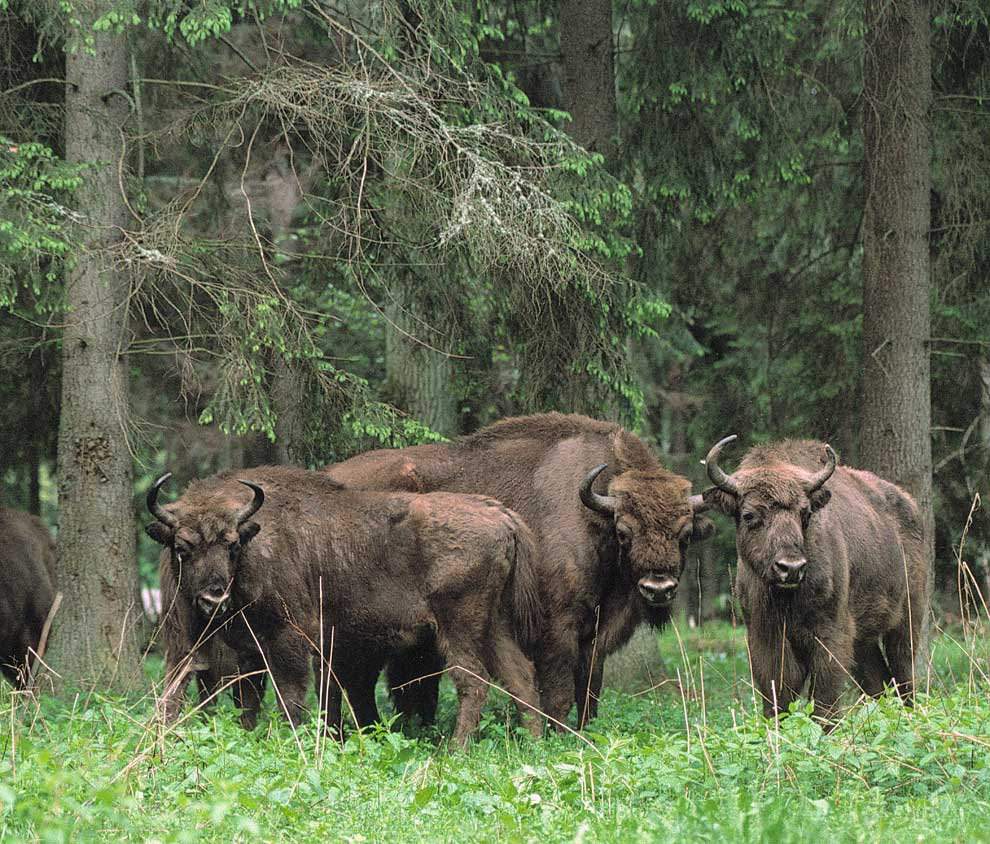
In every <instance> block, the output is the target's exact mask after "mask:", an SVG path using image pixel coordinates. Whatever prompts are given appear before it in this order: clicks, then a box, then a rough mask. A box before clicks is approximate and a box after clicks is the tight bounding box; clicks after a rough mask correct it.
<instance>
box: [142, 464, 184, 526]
mask: <svg viewBox="0 0 990 844" xmlns="http://www.w3.org/2000/svg"><path fill="white" fill-rule="evenodd" d="M171 477H172V473H171V472H166V473H165V474H164V475H162V476H161V477H160V478H159V479H158V480H157V481H155V482H154V483H153V484H152V485H151V489H149V490H148V498H147V499H146V500H147V503H148V510H149V512H150V513H151V515H152V516H154V517H155V518H156V519H158V521H160V522H161V523H162V524H163V525H168V526H169V527H170V528H172V530H175V528H176V526H177V525H178V524H179V521H178V519H176V518H175V516H173V515H172V514H171V513H169V512H168V511H167V510H166V509H165V508H164V507H162V505H161V504H159V503H158V491H159V490H160V489H161V488H162V487H163V486H164V485H165V482H166V481H167V480H168V479H169V478H171Z"/></svg>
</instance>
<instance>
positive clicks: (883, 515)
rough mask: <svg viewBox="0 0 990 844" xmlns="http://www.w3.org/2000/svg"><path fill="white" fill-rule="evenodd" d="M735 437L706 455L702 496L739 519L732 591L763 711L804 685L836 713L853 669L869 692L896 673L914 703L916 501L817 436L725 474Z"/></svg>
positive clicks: (920, 601)
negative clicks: (725, 452)
mask: <svg viewBox="0 0 990 844" xmlns="http://www.w3.org/2000/svg"><path fill="white" fill-rule="evenodd" d="M732 439H735V438H734V437H728V438H726V439H725V440H722V441H721V442H719V443H717V444H716V445H715V446H714V447H713V448H712V450H711V451H710V452H709V454H708V460H707V464H708V472H709V476H710V477H711V479H712V481H713V482H714V483H715V484H716V486H715V487H714V488H713V489H710V490H706V491H705V493H704V499H705V501H706V502H708V503H709V504H711V506H713V507H715V508H716V509H718V510H721V511H722V512H723V513H726V514H727V515H731V516H733V518H734V519H735V521H736V548H737V551H738V555H739V560H740V564H739V569H738V572H737V575H736V592H737V595H738V597H739V600H740V603H741V604H742V609H743V614H744V616H745V619H746V627H747V640H748V643H749V651H750V658H751V661H752V668H753V677H754V679H755V681H756V686H757V689H758V690H759V692H760V695H761V696H762V698H763V703H764V711H765V712H766V714H767V716H773V715H775V714H777V713H779V712H785V711H787V707H788V705H789V704H790V702H791V701H792V700H794V699H795V698H796V697H797V696H798V695H799V694H800V693H801V690H802V687H803V686H804V684H805V682H807V683H808V686H809V695H810V697H811V698H812V700H813V701H814V703H815V713H816V715H818V716H819V717H822V718H824V719H826V720H830V719H832V718H833V717H834V716H835V714H836V706H837V702H838V699H839V697H840V695H841V693H842V690H843V687H844V686H845V681H846V678H847V677H850V676H851V677H852V678H853V679H854V681H855V682H856V683H857V684H858V686H859V687H860V689H861V690H862V691H863V692H866V693H867V694H870V695H873V696H876V695H879V694H881V693H882V692H883V689H884V684H885V683H888V682H892V683H893V684H894V685H895V686H896V688H897V691H898V692H899V693H900V695H901V696H902V698H903V699H904V700H905V701H906V702H910V701H911V699H912V695H913V691H914V679H915V678H914V671H915V666H916V664H917V661H916V656H917V654H918V653H919V652H921V651H922V649H923V647H924V644H925V643H924V631H925V618H926V616H927V613H928V565H927V562H926V557H925V550H924V541H923V535H922V533H923V529H922V524H921V519H920V516H919V514H918V508H917V506H916V505H915V503H914V500H913V499H912V498H911V496H910V495H908V494H907V493H906V492H904V491H903V490H902V489H900V488H899V487H896V486H894V485H893V484H891V483H888V482H887V481H884V480H882V479H880V478H878V477H877V476H876V475H873V474H871V473H869V472H863V471H859V470H856V469H851V468H848V467H845V466H838V467H836V465H835V454H834V452H832V451H831V449H830V448H829V447H828V446H826V445H825V444H824V443H820V442H811V441H792V440H788V441H784V442H780V443H777V444H775V445H767V446H758V447H755V448H752V449H750V450H749V451H748V452H747V453H746V455H745V456H744V457H743V459H742V462H741V463H740V464H739V468H738V469H737V470H736V472H734V473H733V474H732V475H731V476H728V475H726V474H725V473H724V472H723V471H722V470H721V469H720V468H719V466H718V455H719V452H720V450H721V448H722V446H723V445H724V444H725V443H727V442H729V441H730V440H732ZM822 458H825V460H824V467H823V460H822ZM881 642H882V643H883V649H881Z"/></svg>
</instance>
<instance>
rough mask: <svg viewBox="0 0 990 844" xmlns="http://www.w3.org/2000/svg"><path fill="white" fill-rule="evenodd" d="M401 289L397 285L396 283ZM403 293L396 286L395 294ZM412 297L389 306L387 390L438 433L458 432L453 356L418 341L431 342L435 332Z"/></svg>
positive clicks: (405, 407) (394, 402) (404, 407)
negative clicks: (419, 313) (418, 313)
mask: <svg viewBox="0 0 990 844" xmlns="http://www.w3.org/2000/svg"><path fill="white" fill-rule="evenodd" d="M397 288H398V286H397ZM401 292H402V290H401V289H397V291H396V295H397V297H398V295H399V294H400V293H401ZM414 307H415V306H414V304H413V302H412V299H411V297H403V298H402V299H398V298H397V300H396V301H395V302H394V303H392V304H389V305H388V306H387V307H386V315H387V316H388V318H389V320H390V321H391V322H392V323H393V324H392V325H389V326H388V328H387V329H386V332H385V370H386V379H387V384H386V389H387V392H388V397H389V400H390V401H391V402H392V403H393V404H395V405H396V407H399V408H401V409H402V410H404V411H406V413H408V414H410V415H411V416H414V417H415V418H416V419H418V420H419V421H420V422H422V423H424V424H425V425H428V426H429V427H430V428H432V429H433V430H434V431H436V432H437V433H438V434H443V435H444V436H453V435H455V434H457V433H458V425H457V408H456V406H455V401H454V395H453V392H452V390H451V378H452V376H453V367H452V366H451V363H450V358H449V357H447V356H446V355H444V354H442V353H441V352H438V351H434V350H433V349H432V348H429V347H427V346H424V345H423V344H422V343H420V342H417V340H419V339H421V338H422V339H424V340H426V341H427V342H429V340H430V339H432V335H433V334H434V332H428V331H426V330H425V325H428V324H429V323H428V322H425V323H424V322H421V321H420V320H418V319H417V318H416V312H415V310H414Z"/></svg>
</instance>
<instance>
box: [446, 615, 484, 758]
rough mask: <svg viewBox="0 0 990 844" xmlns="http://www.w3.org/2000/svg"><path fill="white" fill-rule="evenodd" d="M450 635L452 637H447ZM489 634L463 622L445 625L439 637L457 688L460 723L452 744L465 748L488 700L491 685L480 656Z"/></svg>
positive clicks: (458, 722) (458, 720) (455, 730)
mask: <svg viewBox="0 0 990 844" xmlns="http://www.w3.org/2000/svg"><path fill="white" fill-rule="evenodd" d="M448 632H449V637H448ZM487 639H488V635H487V634H486V633H485V632H484V631H478V630H472V629H471V626H469V625H467V624H464V623H463V622H462V623H461V624H460V625H458V624H450V625H444V628H442V629H441V630H440V631H439V632H438V635H437V644H438V646H439V648H440V652H441V653H442V654H443V656H444V658H445V659H446V662H447V665H448V666H449V667H450V677H451V679H452V680H453V681H454V688H456V689H457V701H458V708H457V724H456V725H455V726H454V736H453V741H454V743H455V744H458V745H460V746H461V747H464V746H466V745H467V742H468V739H469V738H470V736H471V734H472V733H473V732H474V731H475V730H476V729H477V728H478V724H479V722H480V721H481V708H482V707H483V706H484V705H485V699H486V698H487V697H488V687H489V685H490V684H491V683H490V679H489V674H488V670H487V669H486V668H485V661H484V660H483V659H482V657H481V655H480V654H479V649H480V648H481V647H484V643H485V641H486V640H487Z"/></svg>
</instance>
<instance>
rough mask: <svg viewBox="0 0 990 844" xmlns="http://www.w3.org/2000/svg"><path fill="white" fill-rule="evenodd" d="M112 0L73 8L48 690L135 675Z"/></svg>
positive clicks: (122, 51)
mask: <svg viewBox="0 0 990 844" xmlns="http://www.w3.org/2000/svg"><path fill="white" fill-rule="evenodd" d="M108 8H109V7H107V6H104V5H102V4H99V3H95V4H84V5H83V6H80V7H79V8H78V13H79V15H80V18H81V19H82V24H81V31H82V32H83V33H85V34H87V35H89V34H91V35H92V37H93V46H92V49H91V50H90V49H84V48H81V47H80V48H79V49H77V50H76V51H75V52H70V53H68V54H67V56H66V74H65V75H66V80H67V85H66V91H65V149H66V160H67V161H69V162H89V163H91V164H92V166H91V167H90V168H89V169H87V171H86V174H85V182H84V184H83V186H82V187H81V188H80V189H79V191H78V192H77V194H76V199H77V208H78V211H79V214H80V215H81V217H82V218H83V220H84V221H85V224H86V227H87V228H86V231H87V236H86V242H85V244H84V247H83V249H82V250H80V252H79V254H78V255H77V256H76V263H75V265H74V266H73V267H72V268H71V269H70V270H69V271H68V273H67V278H66V282H67V284H66V305H67V313H66V320H65V322H66V325H65V330H64V333H63V336H62V408H61V418H60V422H59V441H58V492H59V534H58V561H57V568H56V571H57V580H58V583H57V587H58V589H59V590H60V591H61V592H62V593H63V594H64V595H65V596H66V600H65V601H64V603H63V604H62V608H61V611H60V612H59V613H58V615H57V616H56V618H55V622H54V627H53V630H52V635H51V645H50V648H49V650H48V653H47V655H46V661H47V662H48V664H49V665H50V666H51V667H52V668H53V669H54V671H55V672H57V676H53V677H52V682H53V684H54V687H55V690H56V691H57V692H60V693H70V692H72V691H73V690H77V689H80V688H88V687H96V688H99V689H101V690H108V689H112V690H128V689H133V688H136V687H138V686H139V685H140V683H141V665H140V647H139V641H138V637H137V635H136V634H137V630H138V628H139V622H140V620H141V602H140V599H139V591H138V573H137V565H136V563H135V533H134V509H133V502H132V469H131V457H130V452H129V450H128V446H127V440H126V425H127V419H128V384H127V362H126V358H125V355H124V354H123V352H122V349H123V348H124V347H125V346H126V337H125V334H126V332H127V323H128V320H127V293H128V281H127V278H126V277H125V276H124V275H123V274H122V273H121V272H120V271H119V270H118V269H116V268H114V267H113V266H112V263H111V260H110V257H109V254H108V250H109V249H110V248H111V247H112V246H113V245H114V243H115V242H116V241H117V240H118V239H119V237H120V230H121V227H122V226H123V224H124V221H125V208H124V203H123V197H122V196H121V192H120V187H119V182H118V166H119V164H120V157H121V154H122V146H121V141H120V135H119V127H120V126H121V125H122V124H123V123H124V122H125V121H126V120H127V118H128V114H129V107H128V100H127V98H126V97H125V96H123V92H125V91H126V90H127V55H128V54H127V46H126V42H125V40H124V38H123V36H121V35H118V34H114V33H112V32H95V31H94V30H93V26H92V24H93V21H94V20H96V18H97V16H98V15H99V14H101V13H103V12H106V11H107V9H108Z"/></svg>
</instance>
